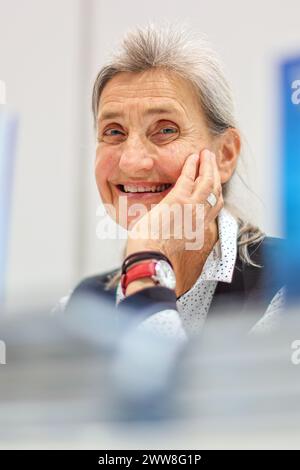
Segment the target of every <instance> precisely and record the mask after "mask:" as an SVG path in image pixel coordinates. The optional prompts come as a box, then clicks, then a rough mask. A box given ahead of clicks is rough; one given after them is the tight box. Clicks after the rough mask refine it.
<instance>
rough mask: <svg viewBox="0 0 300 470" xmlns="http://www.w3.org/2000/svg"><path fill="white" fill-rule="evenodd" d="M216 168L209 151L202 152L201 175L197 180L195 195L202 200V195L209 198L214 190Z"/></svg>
mask: <svg viewBox="0 0 300 470" xmlns="http://www.w3.org/2000/svg"><path fill="white" fill-rule="evenodd" d="M214 178H215V174H214V167H213V159H212V156H211V153H210V151H209V150H208V149H204V150H202V152H201V159H200V168H199V174H198V176H197V178H196V179H195V184H194V195H195V197H197V199H198V198H200V199H201V195H202V196H205V198H206V197H207V196H208V194H209V193H210V192H211V191H212V190H213V188H214Z"/></svg>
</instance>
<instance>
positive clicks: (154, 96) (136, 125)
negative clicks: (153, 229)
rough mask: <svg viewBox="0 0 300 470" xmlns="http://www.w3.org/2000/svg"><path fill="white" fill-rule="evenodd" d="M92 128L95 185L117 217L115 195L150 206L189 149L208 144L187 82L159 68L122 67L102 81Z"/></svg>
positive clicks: (196, 150)
mask: <svg viewBox="0 0 300 470" xmlns="http://www.w3.org/2000/svg"><path fill="white" fill-rule="evenodd" d="M97 132H98V146H97V152H96V162H95V176H96V181H97V187H98V190H99V193H100V196H101V198H102V201H103V202H104V203H106V204H112V205H113V206H114V207H115V209H116V212H117V217H118V216H119V214H118V205H119V198H120V196H123V197H126V198H127V206H128V208H129V207H130V206H131V205H132V204H136V203H142V204H144V205H145V206H146V207H147V210H150V209H151V205H152V204H157V203H159V202H160V201H161V200H162V198H163V197H164V196H165V195H166V194H167V192H168V191H170V189H171V188H172V186H173V185H174V184H175V182H176V180H177V178H178V177H179V175H180V173H181V170H182V167H183V164H184V162H185V160H186V158H187V157H188V155H190V154H191V153H200V151H201V150H202V149H203V148H205V147H208V148H210V149H211V150H213V145H212V142H211V136H210V134H209V131H208V128H207V125H206V122H205V117H204V115H203V112H202V110H201V107H200V105H199V100H198V98H197V95H196V92H195V90H194V88H193V87H192V85H191V84H190V83H189V82H187V81H185V80H183V79H181V78H179V77H178V76H175V75H174V74H170V73H167V72H165V71H162V70H158V69H156V70H155V69H153V70H149V71H146V72H143V73H127V72H121V73H118V74H117V75H115V76H114V77H113V78H112V79H111V80H110V81H109V82H108V83H107V84H106V85H105V87H104V89H103V91H102V94H101V97H100V101H99V111H98V131H97ZM164 185H167V186H164ZM170 185H171V186H170ZM137 191H138V192H137ZM153 191H155V192H153ZM131 222H132V219H131V220H129V219H128V220H127V223H131Z"/></svg>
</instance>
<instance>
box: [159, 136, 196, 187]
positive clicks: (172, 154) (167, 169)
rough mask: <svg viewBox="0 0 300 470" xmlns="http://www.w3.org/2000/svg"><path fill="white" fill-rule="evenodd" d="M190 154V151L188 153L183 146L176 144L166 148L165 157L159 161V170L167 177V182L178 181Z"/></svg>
mask: <svg viewBox="0 0 300 470" xmlns="http://www.w3.org/2000/svg"><path fill="white" fill-rule="evenodd" d="M190 153H192V151H189V149H188V148H187V147H186V146H185V145H182V144H179V143H176V142H174V143H173V144H172V145H170V146H169V147H168V153H167V155H166V156H165V158H162V159H161V162H162V164H161V168H162V170H163V172H164V173H166V175H168V180H170V181H176V180H177V179H178V177H179V175H180V174H181V171H182V168H183V165H184V162H185V160H186V158H187V157H188V155H189V154H190Z"/></svg>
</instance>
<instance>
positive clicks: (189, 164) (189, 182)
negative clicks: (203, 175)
mask: <svg viewBox="0 0 300 470" xmlns="http://www.w3.org/2000/svg"><path fill="white" fill-rule="evenodd" d="M198 162H199V155H198V154H197V153H194V154H191V155H189V156H188V157H187V159H186V160H185V162H184V165H183V168H182V170H181V174H180V176H179V178H178V179H177V181H176V184H175V188H176V189H178V190H180V191H182V192H184V193H188V194H191V193H192V192H193V189H194V184H195V178H196V175H197V173H198Z"/></svg>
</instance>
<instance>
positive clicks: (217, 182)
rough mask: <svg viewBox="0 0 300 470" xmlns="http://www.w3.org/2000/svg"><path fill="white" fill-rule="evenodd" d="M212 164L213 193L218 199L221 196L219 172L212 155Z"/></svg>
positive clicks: (214, 156)
mask: <svg viewBox="0 0 300 470" xmlns="http://www.w3.org/2000/svg"><path fill="white" fill-rule="evenodd" d="M212 164H213V173H214V188H213V193H214V195H215V196H216V197H217V199H219V198H220V197H221V196H222V184H221V177H220V171H219V168H218V164H217V159H216V155H215V154H214V153H212Z"/></svg>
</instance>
